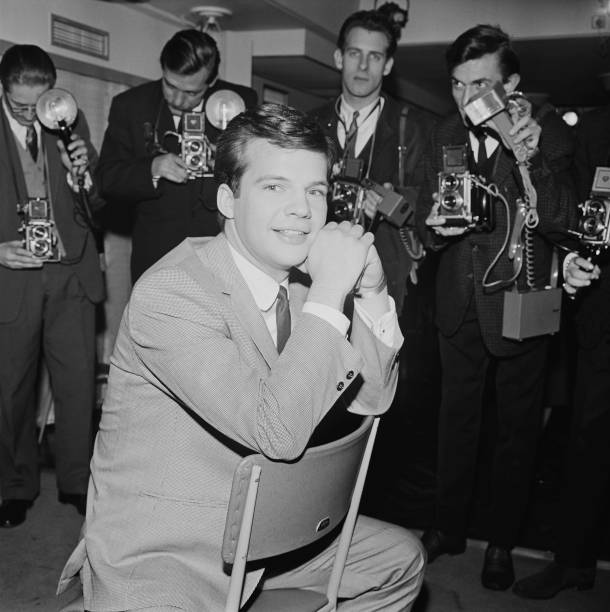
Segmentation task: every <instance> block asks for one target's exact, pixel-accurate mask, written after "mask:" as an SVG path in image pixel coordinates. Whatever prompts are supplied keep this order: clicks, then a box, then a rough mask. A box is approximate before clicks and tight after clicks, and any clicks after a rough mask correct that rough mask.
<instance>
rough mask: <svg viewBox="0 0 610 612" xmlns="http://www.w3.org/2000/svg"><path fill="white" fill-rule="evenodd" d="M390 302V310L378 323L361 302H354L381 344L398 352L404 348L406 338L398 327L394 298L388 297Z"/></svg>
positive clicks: (361, 316)
mask: <svg viewBox="0 0 610 612" xmlns="http://www.w3.org/2000/svg"><path fill="white" fill-rule="evenodd" d="M363 301H364V300H363ZM388 302H389V305H390V309H389V310H388V312H386V313H385V314H383V315H381V317H379V318H378V319H377V320H376V321H375V320H374V319H373V317H371V315H370V314H369V313H368V312H367V311H366V308H364V306H363V305H362V303H361V301H360V300H354V310H355V311H356V312H357V313H358V316H359V317H360V318H361V319H362V320H363V321H364V323H365V325H366V326H367V327H368V328H369V329H370V330H371V332H373V335H374V336H375V337H376V338H377V339H378V340H379V341H380V342H383V344H385V345H386V346H388V347H390V348H392V349H396V350H398V349H399V348H400V347H401V346H402V343H403V340H404V338H403V336H402V333H401V331H400V326H399V325H398V317H397V316H396V304H395V302H394V298H392V297H391V296H388Z"/></svg>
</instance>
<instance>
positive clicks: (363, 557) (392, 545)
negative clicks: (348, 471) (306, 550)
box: [262, 515, 426, 612]
mask: <svg viewBox="0 0 610 612" xmlns="http://www.w3.org/2000/svg"><path fill="white" fill-rule="evenodd" d="M336 547H337V541H336V540H335V541H334V542H333V543H332V544H331V545H330V546H328V547H327V548H325V549H324V550H323V551H322V552H320V553H319V554H317V555H316V556H315V557H313V558H312V559H309V560H307V561H306V562H304V563H302V564H300V565H298V566H297V567H295V568H293V569H290V570H289V571H285V572H282V573H277V574H274V575H273V576H272V577H267V578H265V579H264V581H263V583H262V588H263V589H284V588H303V589H312V590H315V591H319V592H325V591H326V585H327V584H328V579H329V577H330V572H331V569H332V563H333V558H334V553H335V550H336ZM425 563H426V560H425V553H424V551H423V548H422V545H421V543H420V542H419V540H418V539H417V538H416V537H415V536H414V535H412V534H411V533H410V532H409V531H407V530H406V529H403V528H402V527H398V526H397V525H392V524H391V523H385V522H383V521H379V520H377V519H373V518H370V517H367V516H362V515H360V516H359V517H358V520H357V521H356V528H355V530H354V536H353V539H352V543H351V546H350V549H349V553H348V557H347V561H346V563H345V570H344V572H343V577H342V579H341V586H340V588H339V598H340V599H341V600H343V601H341V603H340V604H339V606H338V609H339V610H344V611H346V612H348V611H349V612H375V611H377V610H383V611H384V612H404V611H408V610H410V609H411V607H412V605H413V602H414V601H415V599H416V597H417V595H418V593H419V590H420V588H421V584H422V581H423V577H424V566H425Z"/></svg>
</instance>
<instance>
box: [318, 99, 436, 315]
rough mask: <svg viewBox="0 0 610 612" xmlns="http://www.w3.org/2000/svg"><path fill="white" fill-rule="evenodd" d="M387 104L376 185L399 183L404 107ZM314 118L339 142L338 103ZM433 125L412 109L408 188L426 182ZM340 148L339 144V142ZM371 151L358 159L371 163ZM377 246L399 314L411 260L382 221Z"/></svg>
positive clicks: (374, 165)
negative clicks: (426, 159) (425, 160)
mask: <svg viewBox="0 0 610 612" xmlns="http://www.w3.org/2000/svg"><path fill="white" fill-rule="evenodd" d="M384 98H385V103H384V106H383V110H382V112H381V115H380V116H379V121H378V122H377V130H376V133H375V148H374V151H373V155H372V162H371V172H370V178H371V179H372V180H374V181H376V182H377V183H386V182H387V183H392V184H393V185H397V184H398V183H399V180H398V153H397V151H398V130H399V123H400V112H401V110H402V108H403V106H404V105H403V104H400V103H399V102H397V101H396V100H393V99H392V98H389V97H387V96H385V95H384ZM312 116H313V117H314V118H315V119H316V120H317V121H318V122H319V123H320V124H321V125H322V126H323V127H324V130H325V132H326V134H327V135H328V136H331V137H332V138H333V139H334V140H335V142H337V123H338V117H337V113H336V112H335V101H333V102H329V103H328V104H325V105H324V106H322V107H321V108H319V109H317V110H315V111H313V112H312ZM429 123H430V121H429V120H428V119H427V118H425V117H424V116H423V115H422V114H421V113H419V112H418V111H417V110H414V109H412V108H410V109H409V114H408V115H407V127H406V134H405V144H406V147H407V150H406V159H405V174H406V176H405V180H404V184H405V185H410V186H418V185H419V184H420V183H421V182H422V180H423V176H424V175H423V163H422V162H423V151H424V146H425V143H426V139H427V133H428V131H429V130H428V125H429ZM337 145H338V142H337ZM368 151H369V149H368V147H365V148H364V150H363V152H361V153H360V155H359V157H361V158H362V159H364V160H365V163H366V162H367V161H368ZM375 246H376V247H377V250H378V252H379V257H380V258H381V261H382V263H383V267H384V270H385V273H386V276H387V279H388V289H389V292H390V294H391V295H392V297H393V298H394V299H395V300H396V309H397V311H398V312H399V313H400V311H401V309H402V303H403V300H404V295H405V289H406V282H407V277H408V274H409V271H410V269H411V259H410V257H409V256H408V254H407V251H406V249H405V247H404V245H403V244H402V242H401V240H400V236H399V233H398V230H397V229H396V228H395V227H394V226H393V225H391V224H390V223H388V222H387V221H381V222H380V223H379V226H378V227H377V230H376V232H375Z"/></svg>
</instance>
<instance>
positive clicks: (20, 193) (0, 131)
mask: <svg viewBox="0 0 610 612" xmlns="http://www.w3.org/2000/svg"><path fill="white" fill-rule="evenodd" d="M0 138H2V142H3V143H4V146H5V147H6V151H7V160H6V162H7V166H8V171H9V174H10V176H11V178H10V180H11V181H14V182H15V187H16V189H17V197H18V198H19V202H20V203H24V202H25V201H26V200H27V197H28V189H27V186H26V184H25V179H24V178H23V172H22V170H21V160H20V159H19V152H18V151H17V143H16V142H15V136H14V134H13V131H12V130H11V126H10V125H9V123H8V119H7V118H6V114H5V111H4V108H0ZM16 204H17V202H15V205H16Z"/></svg>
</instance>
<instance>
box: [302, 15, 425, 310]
mask: <svg viewBox="0 0 610 612" xmlns="http://www.w3.org/2000/svg"><path fill="white" fill-rule="evenodd" d="M400 27H401V26H400V25H398V26H397V25H396V24H395V23H393V22H392V21H391V20H390V19H389V17H388V16H386V14H385V13H383V12H381V11H378V10H374V11H358V12H356V13H353V14H352V15H350V16H349V17H348V18H347V19H346V20H345V22H344V23H343V25H342V27H341V30H340V32H339V37H338V40H337V49H336V51H335V56H334V59H335V65H336V66H337V68H338V69H339V70H340V71H341V95H340V96H339V98H337V99H336V100H333V101H332V102H330V103H328V104H326V105H324V106H323V107H321V108H319V109H317V110H315V111H313V113H312V116H313V117H314V118H315V119H316V120H317V121H318V123H320V125H321V126H322V127H323V129H324V130H325V132H326V133H327V134H328V135H329V136H331V137H332V138H333V139H334V140H335V141H337V142H338V144H339V147H340V149H341V153H342V156H343V158H344V159H350V158H355V159H357V160H360V162H361V163H362V165H363V175H364V176H366V177H368V178H370V179H371V180H373V181H375V182H376V183H379V184H381V185H383V184H385V185H386V187H389V188H391V187H392V185H398V184H399V183H401V184H402V183H404V184H405V185H411V186H415V185H418V184H419V183H420V182H421V181H422V180H423V165H422V164H421V163H420V162H421V160H422V155H423V149H424V144H425V138H426V136H425V133H426V132H425V128H424V126H425V125H426V124H427V123H428V121H427V120H426V119H425V118H424V117H422V115H421V113H418V111H417V110H414V109H412V108H410V107H408V106H406V105H404V104H400V103H399V102H397V101H396V100H393V99H392V98H391V97H389V96H387V95H386V94H384V93H382V91H381V88H382V84H383V77H384V76H387V75H388V74H389V73H390V71H391V70H392V66H393V64H394V53H395V51H396V44H397V40H398V37H399V36H400ZM401 114H402V115H403V117H404V119H403V120H402V123H401ZM401 129H402V131H403V138H404V147H405V149H404V176H403V177H399V176H398V165H399V164H398V147H399V144H401V142H400V136H399V133H400V131H401ZM380 201H381V197H380V195H379V194H377V193H376V192H375V191H373V190H372V189H367V190H366V197H365V201H364V211H365V213H366V216H367V217H368V219H367V221H368V225H371V219H373V218H375V221H374V224H373V225H372V226H371V229H372V230H373V231H374V232H375V242H376V245H377V249H378V250H379V256H380V257H381V261H382V262H383V267H384V270H385V272H386V275H387V277H388V288H389V291H390V294H391V295H392V297H394V299H395V300H396V309H397V311H398V312H399V313H400V312H401V310H402V303H403V300H404V295H405V291H406V283H407V278H408V277H409V273H410V271H411V266H412V259H411V256H410V254H409V252H408V251H407V248H406V247H405V244H404V242H403V240H402V239H401V236H400V234H399V231H398V229H397V228H396V227H395V226H394V225H392V224H391V223H389V222H388V221H387V220H385V219H383V218H380V217H375V214H376V210H377V206H378V205H379V202H380ZM331 213H332V211H331ZM375 226H376V227H375Z"/></svg>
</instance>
